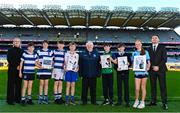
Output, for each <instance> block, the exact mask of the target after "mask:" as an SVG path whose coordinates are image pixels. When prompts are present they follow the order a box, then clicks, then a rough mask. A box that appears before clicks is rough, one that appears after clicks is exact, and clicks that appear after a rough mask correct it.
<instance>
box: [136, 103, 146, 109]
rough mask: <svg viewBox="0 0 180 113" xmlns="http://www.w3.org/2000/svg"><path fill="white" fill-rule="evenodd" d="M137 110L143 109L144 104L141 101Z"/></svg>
mask: <svg viewBox="0 0 180 113" xmlns="http://www.w3.org/2000/svg"><path fill="white" fill-rule="evenodd" d="M137 108H138V109H143V108H145V103H144V102H143V101H141V102H140V104H139V105H138V107H137Z"/></svg>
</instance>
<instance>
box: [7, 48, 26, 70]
mask: <svg viewBox="0 0 180 113" xmlns="http://www.w3.org/2000/svg"><path fill="white" fill-rule="evenodd" d="M22 54H23V50H22V49H21V48H17V47H12V48H10V49H8V52H7V61H8V66H9V67H14V68H17V66H19V65H20V62H21V56H22Z"/></svg>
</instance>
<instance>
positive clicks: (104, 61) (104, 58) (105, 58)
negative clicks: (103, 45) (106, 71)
mask: <svg viewBox="0 0 180 113" xmlns="http://www.w3.org/2000/svg"><path fill="white" fill-rule="evenodd" d="M101 66H102V68H111V67H112V64H111V60H110V55H101Z"/></svg>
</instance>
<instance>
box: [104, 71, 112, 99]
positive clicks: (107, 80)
mask: <svg viewBox="0 0 180 113" xmlns="http://www.w3.org/2000/svg"><path fill="white" fill-rule="evenodd" d="M102 85H103V96H104V99H105V100H106V99H109V100H110V101H113V74H112V73H111V74H102Z"/></svg>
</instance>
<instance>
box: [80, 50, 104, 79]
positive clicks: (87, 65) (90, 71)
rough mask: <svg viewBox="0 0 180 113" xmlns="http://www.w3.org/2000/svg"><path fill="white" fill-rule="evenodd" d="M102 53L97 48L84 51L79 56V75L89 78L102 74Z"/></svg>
mask: <svg viewBox="0 0 180 113" xmlns="http://www.w3.org/2000/svg"><path fill="white" fill-rule="evenodd" d="M99 61H100V55H99V53H98V52H97V51H96V50H93V51H92V52H88V51H87V50H85V51H83V52H82V53H81V54H80V58H79V75H80V76H82V77H87V78H94V77H98V76H100V72H101V66H100V63H99Z"/></svg>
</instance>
